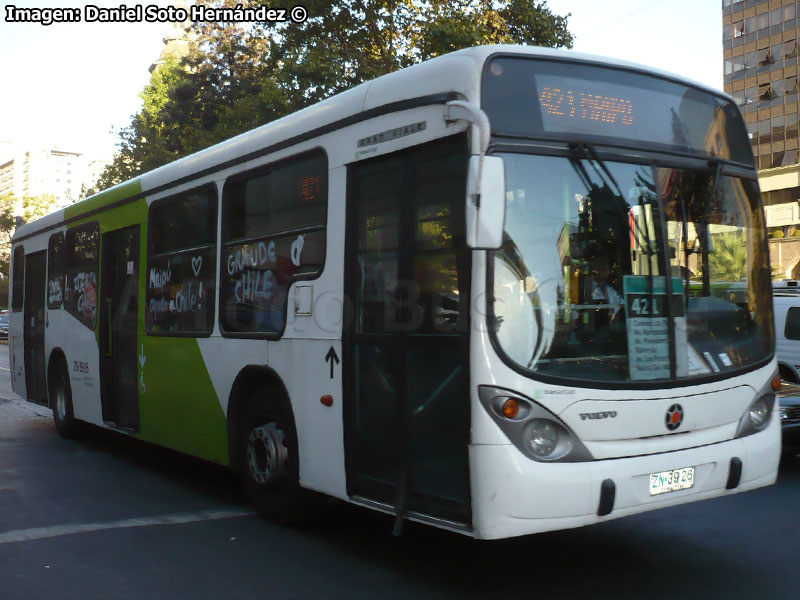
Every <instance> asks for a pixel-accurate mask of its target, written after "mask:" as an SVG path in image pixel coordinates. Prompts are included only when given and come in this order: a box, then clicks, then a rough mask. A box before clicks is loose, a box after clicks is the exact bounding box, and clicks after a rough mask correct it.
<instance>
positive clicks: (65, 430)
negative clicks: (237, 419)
mask: <svg viewBox="0 0 800 600" xmlns="http://www.w3.org/2000/svg"><path fill="white" fill-rule="evenodd" d="M49 383H50V385H49V393H50V406H51V407H52V409H53V420H54V421H55V423H56V430H57V431H58V433H59V435H61V436H62V437H65V438H74V437H76V436H77V435H78V433H79V427H80V425H79V423H78V421H77V420H76V419H75V413H74V411H73V407H72V388H71V387H70V384H69V375H68V374H67V368H66V367H65V366H64V364H63V363H62V362H60V363H59V364H57V365H55V367H54V368H53V372H52V374H51V376H50V381H49Z"/></svg>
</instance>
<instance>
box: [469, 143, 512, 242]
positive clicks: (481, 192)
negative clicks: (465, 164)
mask: <svg viewBox="0 0 800 600" xmlns="http://www.w3.org/2000/svg"><path fill="white" fill-rule="evenodd" d="M481 163H482V164H481ZM505 220H506V176H505V167H504V165H503V159H502V158H500V157H499V156H485V155H484V156H482V157H481V156H471V157H470V159H469V169H468V173H467V246H468V247H470V248H474V249H476V250H497V249H498V248H500V246H502V244H503V228H504V226H505Z"/></svg>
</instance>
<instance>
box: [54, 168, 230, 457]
mask: <svg viewBox="0 0 800 600" xmlns="http://www.w3.org/2000/svg"><path fill="white" fill-rule="evenodd" d="M141 191H142V188H141V180H134V181H131V182H128V183H125V184H123V185H121V186H119V187H117V188H114V189H113V190H109V191H107V192H102V193H100V194H98V195H97V196H94V197H92V198H91V199H89V200H85V201H84V202H81V203H79V204H75V205H72V206H69V207H67V208H66V209H65V215H64V216H65V219H76V220H75V221H74V222H73V223H70V225H69V226H70V227H74V226H77V225H80V224H83V223H88V222H92V221H97V222H98V223H99V225H100V235H101V236H102V235H103V234H105V233H108V232H109V231H115V230H117V229H122V228H124V227H130V226H132V225H140V226H141V236H140V238H139V273H140V279H139V281H140V287H139V325H138V335H137V340H138V341H137V355H140V356H143V357H144V366H142V360H141V359H140V360H139V361H138V375H139V382H138V386H137V387H138V390H139V416H140V430H139V431H138V432H137V433H135V434H134V437H137V438H140V439H142V440H145V441H148V442H152V443H155V444H159V445H161V446H165V447H168V448H172V449H175V450H178V451H179V452H185V453H187V454H191V455H194V456H198V457H201V458H204V459H206V460H210V461H213V462H217V463H221V464H224V465H227V464H228V438H227V425H226V419H225V414H224V413H223V411H222V407H221V406H220V403H219V400H218V398H217V394H216V391H215V389H214V386H213V385H212V383H211V377H210V376H209V374H208V371H207V369H206V366H205V361H204V360H203V355H202V353H201V352H200V348H199V346H198V344H197V340H196V339H193V338H176V337H150V336H148V335H147V334H146V332H145V315H146V311H147V287H146V286H147V210H148V206H147V199H146V198H139V199H137V200H136V201H134V202H130V203H126V204H122V205H120V206H117V207H114V208H111V209H109V210H105V211H101V212H98V213H95V214H88V213H91V211H93V210H95V209H98V208H102V207H104V206H109V205H111V204H114V203H115V202H118V201H120V200H124V199H125V198H129V197H131V196H134V195H136V194H139V193H141ZM81 215H86V217H85V218H81ZM101 246H102V237H101ZM101 254H102V248H101ZM100 279H101V281H100V282H99V283H100V286H102V285H103V282H102V270H101V273H100ZM101 289H102V287H101ZM99 332H100V324H99V319H98V325H97V328H96V329H95V335H96V336H99ZM98 343H99V337H98Z"/></svg>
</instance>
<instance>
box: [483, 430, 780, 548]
mask: <svg viewBox="0 0 800 600" xmlns="http://www.w3.org/2000/svg"><path fill="white" fill-rule="evenodd" d="M775 417H777V415H773V418H772V420H771V422H770V425H769V426H768V427H767V429H765V430H764V431H762V432H760V433H757V434H754V435H750V436H747V437H744V438H741V439H735V440H730V441H727V442H721V443H717V444H711V445H708V446H701V447H698V448H689V449H686V450H680V451H676V452H668V453H663V454H652V455H647V456H637V457H630V458H618V459H607V460H598V461H594V462H583V463H541V462H536V461H533V460H531V459H529V458H527V457H525V456H524V455H523V454H521V453H520V452H519V450H517V449H516V448H515V447H514V446H512V445H511V444H508V445H488V444H487V445H472V446H470V463H471V473H472V490H473V493H472V498H473V506H472V513H473V535H474V536H475V537H476V538H480V539H496V538H505V537H513V536H519V535H526V534H530V533H539V532H543V531H552V530H556V529H568V528H571V527H581V526H583V525H591V524H593V523H600V522H603V521H607V520H609V519H616V518H619V517H624V516H627V515H633V514H636V513H641V512H646V511H649V510H655V509H657V508H664V507H667V506H674V505H677V504H684V503H687V502H695V501H698V500H705V499H708V498H715V497H717V496H726V495H730V494H735V493H738V492H743V491H747V490H752V489H755V488H758V487H762V486H765V485H770V484H772V483H774V482H775V479H776V477H777V474H778V463H779V461H780V439H781V431H780V423H779V420H778V419H777V418H775ZM731 459H739V461H741V476H740V477H739V480H738V485H736V486H735V487H733V488H732V489H727V486H729V485H730V484H731V465H732V460H731ZM734 462H735V461H734ZM684 467H694V468H695V475H694V485H693V486H692V487H691V488H689V489H683V490H677V491H672V492H667V493H664V494H660V495H655V496H651V495H650V474H651V473H660V472H664V471H670V470H674V469H681V468H684ZM735 470H736V469H735V468H734V471H735ZM609 480H610V481H611V482H613V504H612V505H611V506H610V507H609V506H608V502H609V498H608V497H609V496H610V495H611V494H610V493H609V488H611V487H612V486H611V485H610V484H609V483H607V482H608V481H609ZM604 482H606V483H605V484H604ZM604 488H605V490H606V491H605V492H603V491H602V490H603V489H604ZM601 496H602V506H601ZM608 508H610V512H608V514H605V515H602V516H601V515H600V514H598V512H601V513H602V512H606V511H607V509H608Z"/></svg>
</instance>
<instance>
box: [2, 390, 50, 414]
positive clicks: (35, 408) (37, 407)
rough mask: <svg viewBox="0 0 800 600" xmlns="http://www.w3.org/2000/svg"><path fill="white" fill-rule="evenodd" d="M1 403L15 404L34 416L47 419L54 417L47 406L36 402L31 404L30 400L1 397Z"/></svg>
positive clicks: (16, 397) (17, 397)
mask: <svg viewBox="0 0 800 600" xmlns="http://www.w3.org/2000/svg"><path fill="white" fill-rule="evenodd" d="M0 401H2V402H9V403H11V404H15V405H17V406H19V407H20V408H22V409H25V410H27V411H29V412H32V413H33V414H35V415H37V416H39V417H44V418H47V419H50V418H52V417H53V411H52V410H51V409H49V408H47V407H46V406H42V405H41V404H36V403H35V402H29V401H28V400H23V399H22V398H20V397H19V396H16V395H14V396H11V397H7V396H3V397H0Z"/></svg>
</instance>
